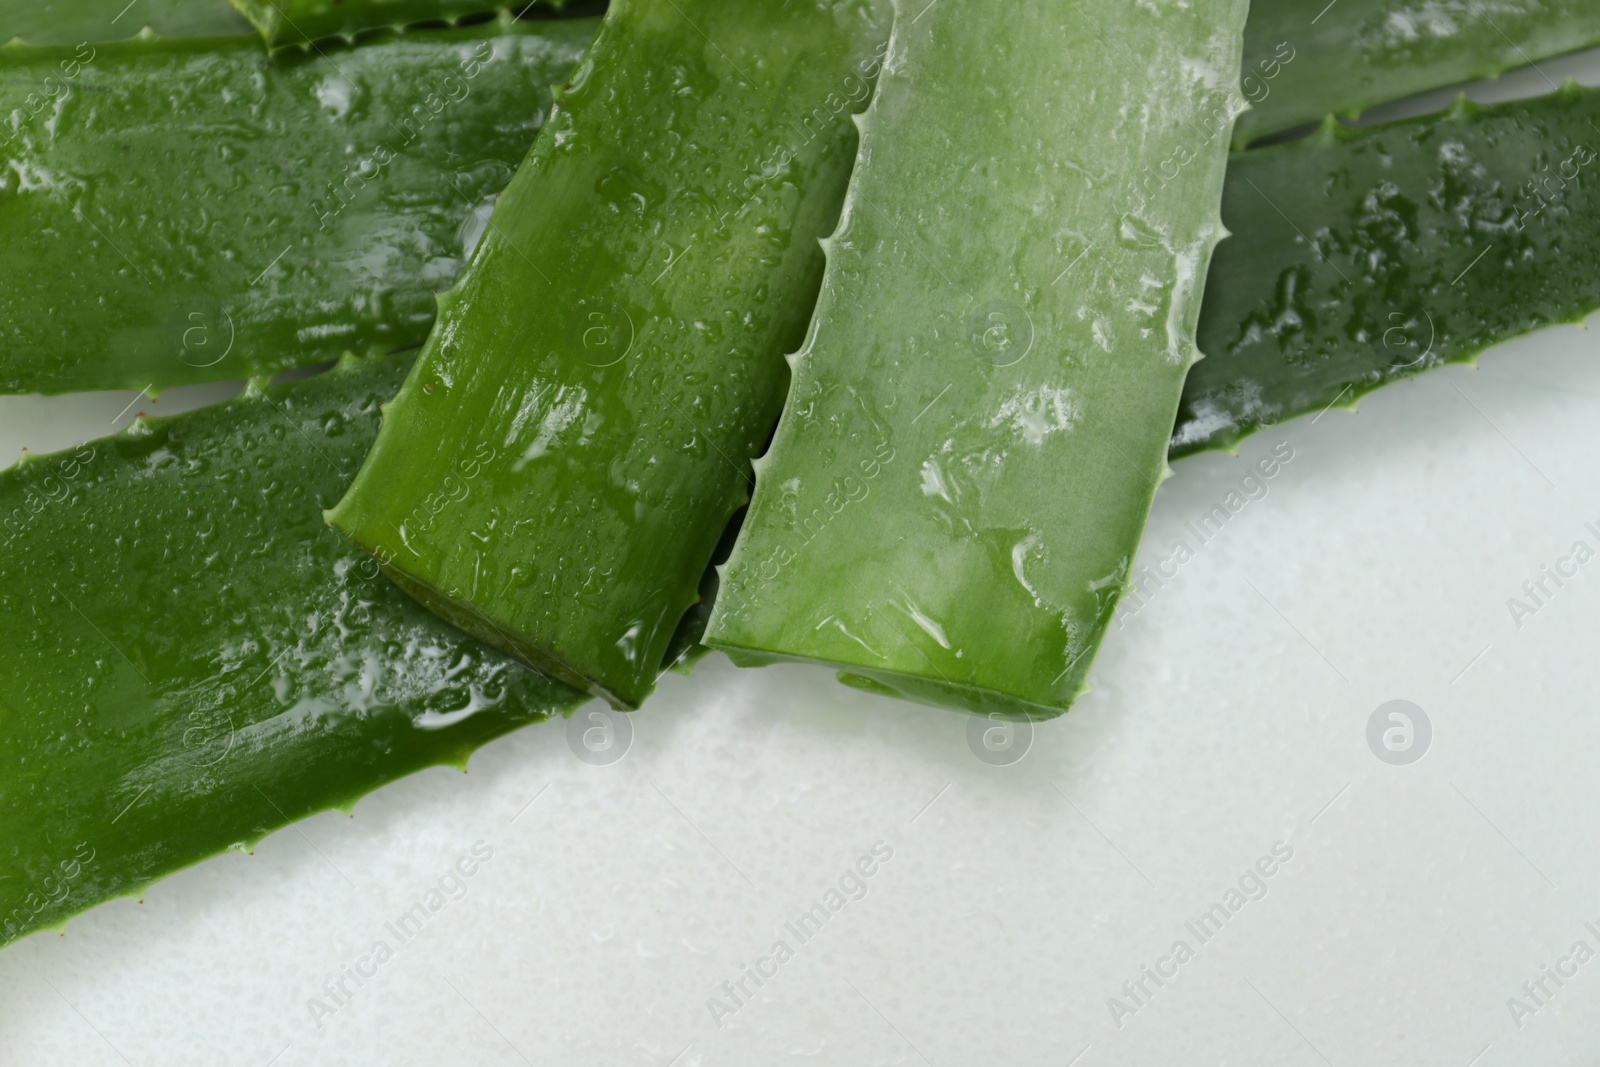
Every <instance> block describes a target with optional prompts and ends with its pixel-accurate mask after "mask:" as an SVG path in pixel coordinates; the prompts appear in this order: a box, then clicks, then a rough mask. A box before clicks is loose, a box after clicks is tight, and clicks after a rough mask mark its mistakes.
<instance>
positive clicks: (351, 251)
mask: <svg viewBox="0 0 1600 1067" xmlns="http://www.w3.org/2000/svg"><path fill="white" fill-rule="evenodd" d="M597 26H598V21H597V20H595V19H576V20H559V21H547V22H515V23H494V24H486V25H483V26H477V27H472V28H467V29H460V30H453V31H420V32H416V33H411V34H406V35H400V36H393V35H391V36H387V37H384V38H380V39H377V40H373V41H370V42H368V43H364V44H361V45H359V46H356V47H333V48H329V47H325V48H324V49H323V52H324V53H325V54H326V58H324V57H323V56H322V55H319V54H308V53H301V52H286V53H279V54H278V55H276V56H275V57H273V58H271V59H269V58H268V57H267V56H266V55H264V54H263V52H262V49H261V43H260V42H259V41H257V40H255V39H254V38H250V37H243V38H237V39H233V40H228V41H214V40H211V41H207V40H181V41H153V40H144V39H140V40H133V41H127V42H122V43H113V44H100V45H87V44H86V45H80V46H77V47H75V48H66V47H62V48H34V47H31V46H10V47H7V48H4V49H0V109H4V110H7V111H10V112H11V115H10V119H9V121H7V120H4V119H0V391H3V392H11V393H26V392H44V393H61V392H72V391H78V390H89V389H140V388H146V387H150V388H153V389H156V390H159V389H162V388H166V387H168V386H173V385H182V384H187V383H190V382H198V381H214V380H219V379H227V378H238V377H247V376H249V375H252V374H271V373H275V372H277V371H279V370H284V369H287V368H291V367H296V366H303V365H306V364H311V363H316V362H319V361H324V360H332V359H337V358H338V356H339V354H340V353H341V352H342V351H345V350H347V349H349V350H356V351H367V350H379V349H381V350H385V351H392V350H396V349H399V348H403V347H406V346H414V345H417V344H420V343H421V342H422V340H423V338H425V337H426V336H427V332H428V328H429V326H430V325H431V324H432V322H433V317H434V297H433V293H434V291H436V290H439V289H443V288H445V287H447V286H448V285H449V284H450V283H451V281H452V280H453V279H454V278H455V276H456V275H457V273H458V272H459V271H460V269H461V267H462V265H463V263H464V260H465V248H464V241H466V240H467V239H468V238H469V237H470V236H472V235H473V234H474V233H475V232H477V231H478V230H481V221H476V225H475V226H474V221H475V220H474V219H473V215H474V212H475V211H477V210H479V209H483V210H486V209H487V208H488V206H489V205H490V204H491V203H492V197H493V195H494V194H495V193H496V192H497V191H498V190H500V189H502V188H504V186H505V184H506V183H507V182H508V181H509V180H510V178H511V175H512V173H513V171H514V169H515V167H516V164H517V163H518V161H519V160H520V159H521V157H522V156H523V154H524V153H526V151H527V149H528V146H529V144H531V143H532V141H533V139H534V135H535V134H536V133H537V131H538V129H539V127H540V125H541V124H542V123H543V121H544V116H545V113H546V111H547V109H548V105H549V95H550V94H549V85H550V83H551V82H554V81H559V80H560V79H561V78H564V77H565V76H566V75H567V73H568V72H569V71H570V70H571V69H572V67H573V65H574V64H575V63H576V62H577V59H578V57H579V56H580V55H581V54H582V50H583V48H584V47H585V46H586V45H587V43H588V41H589V40H590V39H591V38H592V37H593V34H594V31H595V29H596V28H597ZM47 77H48V78H50V79H51V81H48V82H47V81H46V80H45V79H46V78H47ZM347 78H348V79H349V81H347V80H346V79H347ZM50 86H54V91H53V95H51V96H46V95H41V94H47V93H50V92H51V90H50V89H49V88H48V87H50ZM30 100H31V102H30ZM151 116H160V117H161V121H159V122H156V121H152V120H151ZM80 213H81V217H80Z"/></svg>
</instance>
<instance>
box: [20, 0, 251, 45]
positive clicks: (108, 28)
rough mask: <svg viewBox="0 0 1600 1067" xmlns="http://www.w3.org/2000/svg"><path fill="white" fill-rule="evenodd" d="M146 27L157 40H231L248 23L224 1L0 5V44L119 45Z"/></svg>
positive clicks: (27, 0) (71, 0) (60, 0)
mask: <svg viewBox="0 0 1600 1067" xmlns="http://www.w3.org/2000/svg"><path fill="white" fill-rule="evenodd" d="M146 26H149V27H150V28H151V29H152V30H153V31H155V32H156V33H157V34H159V35H161V36H162V37H230V36H240V35H244V34H248V33H249V32H250V23H249V22H247V21H246V20H245V19H244V17H243V16H242V15H240V14H239V13H238V12H237V11H235V10H233V9H232V8H231V7H229V6H228V0H134V2H133V3H129V2H128V0H0V44H3V43H5V42H6V41H9V40H11V39H12V38H14V37H20V38H22V39H23V40H24V41H27V42H29V43H30V44H70V45H76V44H82V43H84V42H86V41H87V42H90V43H98V42H100V41H120V40H123V39H124V38H128V37H133V36H135V35H136V34H138V33H139V31H140V30H142V29H143V28H144V27H146Z"/></svg>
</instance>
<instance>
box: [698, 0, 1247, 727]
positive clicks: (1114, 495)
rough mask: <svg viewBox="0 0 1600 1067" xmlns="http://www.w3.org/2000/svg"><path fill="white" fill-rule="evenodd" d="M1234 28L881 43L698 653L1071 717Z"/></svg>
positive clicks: (1139, 457)
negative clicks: (784, 383) (879, 75)
mask: <svg viewBox="0 0 1600 1067" xmlns="http://www.w3.org/2000/svg"><path fill="white" fill-rule="evenodd" d="M1246 6H1247V5H1246V4H1245V3H1243V2H1239V0H1226V2H1213V3H1208V4H1203V5H1193V6H1192V7H1190V8H1180V7H1175V6H1171V5H1168V6H1165V7H1163V8H1162V9H1161V10H1160V11H1159V12H1157V11H1155V10H1153V9H1151V8H1149V7H1147V6H1145V5H1140V4H1130V3H1126V2H1125V0H1082V2H1074V3H1073V4H1071V5H1065V6H1063V5H1061V4H1058V3H1054V2H1051V0H1030V2H1025V3H1021V4H1012V5H1010V6H1009V7H1008V8H1007V10H1006V13H1005V17H1004V18H993V17H991V15H992V12H990V11H989V10H988V9H987V8H985V7H982V6H981V5H980V4H979V3H978V2H977V0H940V2H939V3H937V4H935V5H932V6H930V7H927V8H926V9H925V10H924V11H923V13H922V14H921V15H920V16H918V17H917V18H914V19H907V20H902V21H900V22H898V23H897V24H896V28H895V40H894V42H893V44H892V46H891V49H890V54H891V57H892V61H891V62H890V63H889V64H887V65H886V67H885V73H884V76H883V80H882V83H881V84H880V86H879V89H878V95H877V97H876V99H875V101H874V103H873V105H872V109H871V110H870V111H869V112H868V115H867V117H866V120H865V121H864V123H863V135H862V145H861V152H860V162H859V164H858V166H857V169H856V173H855V176H854V177H853V179H852V184H851V187H850V194H849V198H848V200H847V203H846V207H845V214H844V221H843V223H842V224H841V227H840V231H839V233H838V235H837V236H835V237H833V238H832V239H831V241H830V251H829V258H828V272H827V276H826V278H825V280H824V282H823V288H822V298H821V300H820V301H819V303H818V307H817V314H816V320H815V322H814V324H813V328H812V333H811V337H810V339H809V340H808V342H807V345H806V347H805V349H804V350H803V351H802V352H801V354H800V356H799V357H798V359H797V361H796V366H795V382H794V387H793V390H792V392H791V395H790V398H789V403H788V406H787V407H786V408H785V411H784V416H783V421H782V422H781V423H780V425H779V427H778V432H777V436H776V438H775V439H774V441H773V444H772V448H771V451H770V452H769V453H768V455H767V456H766V457H765V458H763V459H762V460H761V461H760V462H759V464H758V465H757V482H756V493H755V499H754V500H753V502H752V503H751V505H750V511H749V515H748V516H747V518H746V520H745V524H744V529H743V530H742V532H741V534H740V538H739V541H738V544H737V546H736V547H735V549H734V552H733V556H732V558H731V560H730V562H729V563H728V565H727V567H726V569H725V570H724V572H723V574H722V591H721V593H720V594H719V596H718V599H717V603H716V607H715V609H714V611H713V614H712V619H711V623H710V630H709V634H708V637H707V643H708V644H710V645H711V646H712V647H715V648H720V649H723V650H724V651H726V652H727V653H728V654H729V655H730V656H732V657H733V658H734V660H735V662H738V663H742V664H759V663H766V662H771V661H774V660H811V661H818V662H822V663H827V664H830V665H832V666H835V667H838V668H840V669H841V670H842V671H844V672H845V680H846V681H849V682H851V683H852V684H857V685H861V686H864V687H866V688H870V689H872V690H874V691H878V692H886V693H891V694H893V695H897V696H902V697H906V698H909V699H912V700H919V701H925V702H928V703H934V704H943V705H949V706H953V707H959V708H964V709H968V710H972V711H978V712H984V713H989V714H995V715H1004V716H1009V717H1018V718H1025V717H1046V716H1051V715H1056V714H1059V713H1060V712H1061V711H1062V710H1063V709H1065V708H1066V707H1067V706H1068V705H1069V704H1070V703H1071V702H1072V700H1073V698H1074V697H1075V696H1076V694H1077V693H1078V692H1079V691H1080V688H1081V686H1082V684H1083V678H1084V675H1085V673H1086V671H1087V670H1088V666H1089V661H1090V659H1091V654H1092V653H1093V651H1094V649H1095V648H1096V646H1097V645H1098V643H1099V641H1100V638H1101V636H1102V634H1103V632H1104V629H1105V626H1106V623H1107V621H1108V620H1109V618H1110V613H1111V610H1112V606H1113V604H1114V602H1115V599H1116V597H1117V595H1118V593H1119V591H1120V589H1121V587H1122V583H1123V580H1124V576H1125V573H1126V570H1127V567H1128V563H1129V560H1130V558H1131V557H1132V555H1133V553H1134V550H1135V548H1136V547H1137V545H1138V541H1139V535H1140V532H1141V530H1142V528H1143V526H1144V522H1145V517H1146V514H1147V512H1148V510H1149V507H1150V502H1151V498H1152V496H1153V494H1154V492H1155V488H1156V483H1157V481H1158V480H1159V479H1160V478H1161V477H1162V474H1163V471H1164V469H1165V460H1166V439H1167V435H1168V432H1169V429H1170V422H1171V416H1172V413H1173V411H1174V409H1175V408H1176V406H1177V401H1178V395H1179V391H1180V389H1181V387H1182V383H1183V378H1184V374H1185V372H1186V371H1187V370H1188V368H1189V365H1190V363H1191V362H1192V361H1193V360H1194V359H1195V358H1197V355H1196V352H1195V349H1194V344H1193V338H1194V327H1195V320H1196V318H1197V317H1198V315H1199V310H1200V309H1199V287H1200V285H1201V283H1202V282H1203V280H1204V277H1205V272H1206V264H1207V261H1208V259H1209V257H1210V253H1211V249H1212V246H1213V245H1214V244H1215V242H1216V241H1217V239H1218V238H1219V237H1221V236H1222V233H1223V231H1222V227H1221V223H1220V221H1219V219H1218V202H1219V200H1220V197H1221V190H1222V180H1223V168H1224V163H1225V158H1226V149H1227V144H1228V138H1229V133H1230V130H1231V126H1232V119H1233V115H1234V107H1235V99H1236V90H1235V89H1234V86H1235V85H1236V84H1237V82H1238V71H1239V66H1238V64H1239V53H1240V48H1241V30H1242V27H1243V24H1244V16H1245V9H1246ZM1063 57H1071V61H1070V62H1065V61H1064V60H1063Z"/></svg>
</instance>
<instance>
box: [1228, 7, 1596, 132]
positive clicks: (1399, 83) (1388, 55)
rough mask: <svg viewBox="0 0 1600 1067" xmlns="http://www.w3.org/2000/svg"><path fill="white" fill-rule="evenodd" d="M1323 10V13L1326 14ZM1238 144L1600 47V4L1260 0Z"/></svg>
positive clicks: (1254, 12) (1249, 44) (1248, 38)
mask: <svg viewBox="0 0 1600 1067" xmlns="http://www.w3.org/2000/svg"><path fill="white" fill-rule="evenodd" d="M1319 11H1320V14H1319ZM1244 42H1245V61H1244V80H1243V83H1242V89H1243V92H1244V95H1245V97H1246V98H1247V99H1249V100H1250V101H1251V103H1252V104H1253V105H1254V109H1253V110H1251V111H1247V112H1245V113H1244V114H1243V115H1240V116H1239V123H1238V126H1237V127H1236V128H1235V131H1234V140H1235V143H1236V144H1238V145H1239V146H1241V147H1242V146H1244V145H1245V144H1247V143H1249V142H1250V141H1253V140H1256V139H1258V138H1261V137H1263V136H1266V135H1267V134H1271V133H1277V132H1280V131H1283V130H1288V129H1292V128H1294V127H1296V126H1303V125H1306V124H1307V123H1313V122H1319V121H1321V120H1322V118H1323V117H1324V116H1325V115H1328V114H1335V115H1340V116H1343V117H1346V118H1354V117H1356V116H1358V115H1360V114H1361V112H1362V111H1364V110H1366V109H1367V108H1369V107H1372V106H1373V105H1375V104H1383V103H1388V102H1390V101H1393V100H1399V99H1401V98H1402V97H1407V96H1412V95H1414V94H1416V93H1422V92H1427V91H1428V90H1430V89H1440V88H1443V87H1445V86H1449V85H1455V84H1456V83H1458V82H1464V81H1471V80H1473V79H1475V78H1488V77H1493V76H1495V75H1498V74H1500V73H1501V72H1503V71H1507V70H1511V69H1514V68H1516V67H1525V66H1528V65H1529V64H1532V63H1537V62H1539V61H1540V60H1541V59H1547V58H1549V57H1550V56H1557V55H1560V54H1562V53H1563V52H1571V51H1573V50H1575V49H1579V48H1587V47H1589V46H1591V45H1595V44H1600V5H1597V4H1595V3H1594V2H1593V0H1495V2H1493V3H1491V2H1489V0H1448V2H1436V0H1402V2H1398V3H1397V2H1396V0H1334V2H1333V3H1329V4H1327V5H1326V6H1324V5H1323V2H1322V0H1310V2H1307V0H1255V2H1254V4H1253V5H1252V6H1251V10H1250V22H1249V24H1248V25H1247V26H1246V27H1245V35H1244Z"/></svg>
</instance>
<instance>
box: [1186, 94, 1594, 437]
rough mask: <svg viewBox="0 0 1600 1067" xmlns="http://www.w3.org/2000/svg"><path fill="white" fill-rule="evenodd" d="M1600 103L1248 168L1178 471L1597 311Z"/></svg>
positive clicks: (1514, 109) (1419, 124)
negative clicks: (1206, 455)
mask: <svg viewBox="0 0 1600 1067" xmlns="http://www.w3.org/2000/svg"><path fill="white" fill-rule="evenodd" d="M1597 127H1600V92H1597V91H1595V90H1591V89H1579V88H1577V87H1576V86H1570V85H1569V86H1568V87H1567V88H1565V89H1562V90H1561V91H1560V92H1557V93H1555V94H1552V95H1550V96H1546V97H1543V98H1540V99H1536V100H1519V101H1514V102H1511V103H1506V104H1497V105H1495V106H1492V107H1479V106H1477V105H1474V104H1471V103H1468V102H1467V101H1465V100H1461V101H1459V102H1458V103H1457V104H1456V106H1454V107H1452V108H1451V109H1450V110H1449V111H1447V112H1444V113H1442V114H1438V115H1431V116H1427V117H1425V118H1418V119H1412V120H1408V121H1405V122H1396V123H1391V124H1387V125H1383V126H1374V127H1367V128H1363V129H1355V130H1352V129H1346V128H1344V127H1341V126H1337V125H1334V124H1329V125H1327V126H1325V127H1324V128H1323V129H1322V130H1321V131H1320V132H1319V133H1318V134H1317V135H1315V136H1314V137H1311V138H1308V139H1306V140H1303V141H1296V142H1291V143H1289V144H1284V145H1278V146H1276V147H1273V148H1264V149H1258V150H1254V151H1250V152H1246V153H1243V154H1241V155H1236V156H1234V158H1233V159H1232V161H1231V162H1230V164H1229V169H1228V183H1227V192H1226V193H1225V194H1224V197H1223V207H1222V217H1223V221H1224V222H1225V223H1226V224H1227V225H1228V227H1229V228H1230V229H1231V230H1232V231H1233V234H1234V235H1233V237H1232V238H1231V239H1229V240H1227V241H1225V242H1223V244H1222V245H1221V247H1219V248H1218V249H1217V254H1216V256H1215V258H1214V260H1213V262H1212V269H1211V276H1210V279H1209V281H1208V283H1207V286H1206V297H1205V306H1204V312H1203V314H1202V315H1201V319H1200V341H1199V343H1200V349H1201V351H1203V352H1205V353H1206V358H1205V359H1204V360H1202V361H1201V362H1200V363H1199V364H1197V365H1196V366H1195V368H1194V370H1193V371H1191V372H1190V374H1189V380H1188V383H1187V384H1186V385H1185V387H1184V395H1183V404H1182V406H1181V408H1180V409H1179V413H1178V421H1177V425H1176V427H1175V429H1174V431H1173V437H1172V452H1173V455H1183V454H1185V453H1188V452H1194V451H1198V450H1201V449H1205V448H1217V447H1227V446H1231V445H1232V444H1233V443H1234V442H1236V441H1238V440H1239V439H1240V438H1241V437H1243V436H1245V435H1247V434H1249V433H1251V432H1253V431H1254V430H1256V429H1259V428H1260V427H1262V426H1265V425H1269V424H1271V423H1275V422H1281V421H1283V420H1284V419H1287V418H1290V417H1292V416H1294V415H1298V414H1301V413H1305V412H1312V411H1320V410H1322V409H1324V408H1327V407H1329V406H1331V405H1333V404H1344V405H1347V406H1352V405H1353V404H1354V402H1355V399H1356V398H1357V397H1358V396H1360V395H1361V394H1363V393H1366V392H1368V391H1369V390H1372V389H1375V388H1377V387H1378V386H1380V385H1384V384H1387V383H1389V382H1392V381H1395V380H1397V379H1400V378H1405V377H1409V376H1410V375H1413V374H1417V373H1419V372H1421V371H1425V370H1429V369H1431V368H1433V367H1437V366H1440V365H1442V364H1444V363H1446V362H1452V361H1460V360H1466V359H1470V358H1472V357H1473V356H1475V355H1477V354H1478V353H1479V352H1481V351H1483V350H1484V349H1485V348H1488V347H1489V346H1491V345H1494V344H1498V343H1499V342H1501V341H1504V340H1507V339H1509V338H1512V337H1516V336H1518V335H1520V334H1525V333H1529V332H1531V331H1533V330H1536V329H1538V328H1540V327H1542V326H1547V325H1551V324H1553V323H1559V322H1579V321H1582V319H1583V318H1584V316H1585V315H1587V314H1588V313H1589V312H1591V311H1594V310H1595V309H1596V308H1600V197H1597V196H1596V194H1595V189H1596V185H1597V183H1600V163H1597V152H1600V128H1597Z"/></svg>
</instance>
